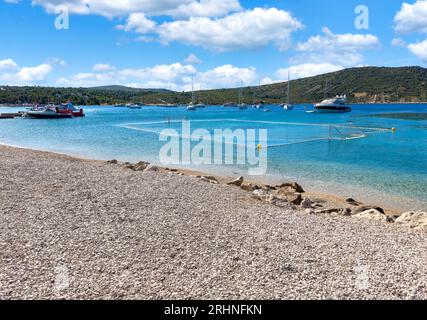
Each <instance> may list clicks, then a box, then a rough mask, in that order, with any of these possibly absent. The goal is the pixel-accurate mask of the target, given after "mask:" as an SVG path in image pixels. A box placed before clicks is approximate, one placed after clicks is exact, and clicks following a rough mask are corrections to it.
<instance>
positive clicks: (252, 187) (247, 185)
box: [240, 183, 259, 192]
mask: <svg viewBox="0 0 427 320" xmlns="http://www.w3.org/2000/svg"><path fill="white" fill-rule="evenodd" d="M240 188H242V189H243V190H245V191H249V192H253V191H255V190H257V189H259V187H258V186H257V185H254V184H252V183H244V184H242V185H241V186H240Z"/></svg>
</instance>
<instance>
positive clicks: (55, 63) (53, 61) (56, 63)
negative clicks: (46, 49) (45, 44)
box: [46, 58, 67, 67]
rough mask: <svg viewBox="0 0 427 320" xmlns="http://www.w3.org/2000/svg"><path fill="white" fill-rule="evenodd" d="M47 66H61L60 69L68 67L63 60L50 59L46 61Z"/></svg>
mask: <svg viewBox="0 0 427 320" xmlns="http://www.w3.org/2000/svg"><path fill="white" fill-rule="evenodd" d="M46 64H48V65H50V66H60V67H66V66H67V63H66V62H65V61H64V60H62V59H61V58H48V59H47V61H46Z"/></svg>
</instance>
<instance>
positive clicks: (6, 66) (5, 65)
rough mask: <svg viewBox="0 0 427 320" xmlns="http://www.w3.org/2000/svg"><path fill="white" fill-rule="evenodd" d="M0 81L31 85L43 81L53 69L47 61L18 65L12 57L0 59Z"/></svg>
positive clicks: (9, 83) (10, 83)
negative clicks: (24, 65) (33, 64)
mask: <svg viewBox="0 0 427 320" xmlns="http://www.w3.org/2000/svg"><path fill="white" fill-rule="evenodd" d="M0 70H4V71H3V72H2V73H0V81H1V82H2V83H5V84H8V85H32V84H38V83H44V82H45V81H46V79H47V76H48V75H49V73H50V72H51V71H52V70H53V67H52V65H50V64H48V63H44V64H40V65H38V66H35V67H20V66H18V65H17V64H16V63H15V62H14V61H13V60H12V59H6V60H1V61H0Z"/></svg>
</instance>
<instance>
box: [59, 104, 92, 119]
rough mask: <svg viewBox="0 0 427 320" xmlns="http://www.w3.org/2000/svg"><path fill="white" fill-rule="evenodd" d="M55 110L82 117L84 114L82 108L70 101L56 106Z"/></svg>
mask: <svg viewBox="0 0 427 320" xmlns="http://www.w3.org/2000/svg"><path fill="white" fill-rule="evenodd" d="M57 110H58V111H57V112H58V113H60V114H71V115H72V116H73V117H84V116H85V114H84V112H83V109H78V108H76V107H75V106H74V105H73V104H72V103H71V102H67V103H66V104H62V105H61V106H59V107H58V108H57Z"/></svg>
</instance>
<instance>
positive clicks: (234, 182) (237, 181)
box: [227, 177, 244, 187]
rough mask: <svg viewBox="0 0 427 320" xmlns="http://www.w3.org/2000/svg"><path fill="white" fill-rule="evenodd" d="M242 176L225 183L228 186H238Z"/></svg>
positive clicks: (241, 181)
mask: <svg viewBox="0 0 427 320" xmlns="http://www.w3.org/2000/svg"><path fill="white" fill-rule="evenodd" d="M243 180H244V178H243V177H238V178H237V179H236V180H233V181H231V182H229V183H227V184H228V185H229V186H237V187H240V186H241V185H242V183H243Z"/></svg>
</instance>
